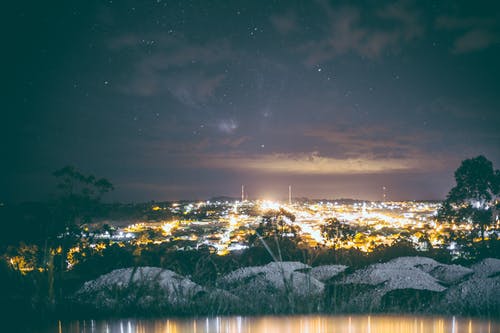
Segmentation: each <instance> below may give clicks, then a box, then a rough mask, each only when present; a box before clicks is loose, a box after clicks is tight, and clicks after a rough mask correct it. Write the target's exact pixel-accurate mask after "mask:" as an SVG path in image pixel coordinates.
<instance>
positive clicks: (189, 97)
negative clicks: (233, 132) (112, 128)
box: [108, 34, 234, 108]
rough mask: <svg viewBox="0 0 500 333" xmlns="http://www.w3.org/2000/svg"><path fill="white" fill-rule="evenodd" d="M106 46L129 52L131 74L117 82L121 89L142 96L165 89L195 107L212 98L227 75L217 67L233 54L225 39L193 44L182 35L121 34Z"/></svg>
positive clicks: (152, 94)
mask: <svg viewBox="0 0 500 333" xmlns="http://www.w3.org/2000/svg"><path fill="white" fill-rule="evenodd" d="M108 48H109V49H110V50H111V51H112V52H120V53H121V54H124V53H125V54H131V58H130V60H129V61H130V62H131V65H130V67H131V73H130V76H129V79H128V80H126V81H124V82H123V83H122V84H121V85H118V87H119V89H120V91H122V92H125V93H127V94H133V95H137V96H143V97H149V96H155V95H160V94H164V93H165V92H168V93H170V94H171V96H173V97H175V98H176V99H177V100H178V101H179V102H181V103H182V104H185V105H187V106H190V107H194V108H198V107H201V106H203V105H204V104H206V103H208V102H210V101H211V100H212V98H213V96H214V94H215V93H216V90H217V88H218V87H219V86H220V85H221V84H222V82H223V81H224V79H225V78H226V75H225V73H223V72H222V66H220V67H218V66H219V65H223V64H224V63H225V62H226V61H227V60H228V59H231V58H232V57H233V56H234V52H233V51H232V49H231V48H230V46H229V44H228V43H227V42H225V41H211V42H206V43H203V44H196V43H192V42H188V41H187V40H186V39H185V38H183V37H182V36H175V37H174V36H163V35H152V36H151V37H149V38H140V37H139V36H137V35H134V34H124V35H122V36H118V37H116V38H114V39H112V40H110V41H109V43H108ZM217 68H220V69H219V70H218V69H217Z"/></svg>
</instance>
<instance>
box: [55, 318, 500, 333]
mask: <svg viewBox="0 0 500 333" xmlns="http://www.w3.org/2000/svg"><path fill="white" fill-rule="evenodd" d="M48 332H55V333H58V332H61V333H62V332H64V333H66V332H67V333H87V332H88V333H93V332H110V333H115V332H118V333H146V332H153V333H160V332H161V333H208V332H224V333H225V332H227V333H232V332H235V333H250V332H253V333H275V332H286V333H313V332H314V333H327V332H328V333H498V332H500V322H499V321H495V320H481V319H468V318H458V317H457V318H455V317H413V316H289V317H285V316H283V317H277V316H266V317H239V316H233V317H209V318H205V317H203V318H202V317H200V318H190V319H145V320H138V319H121V320H98V321H95V320H85V321H83V320H82V321H72V322H58V323H57V325H56V327H54V328H53V329H51V330H48V331H47V333H48Z"/></svg>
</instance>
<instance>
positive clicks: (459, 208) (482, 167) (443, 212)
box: [438, 155, 500, 238]
mask: <svg viewBox="0 0 500 333" xmlns="http://www.w3.org/2000/svg"><path fill="white" fill-rule="evenodd" d="M455 181H456V185H455V186H454V187H453V188H452V189H451V190H450V192H449V193H448V195H447V196H446V200H445V201H444V202H443V204H442V205H441V208H440V209H439V211H438V219H440V220H444V221H454V222H468V223H472V224H473V225H474V226H478V227H479V228H480V229H481V235H482V237H483V238H484V228H485V227H486V226H487V225H488V224H490V223H491V222H492V221H493V219H494V217H495V214H494V212H495V211H496V210H497V209H498V195H499V191H500V171H499V170H494V169H493V163H492V162H491V161H489V160H488V159H487V158H486V157H484V156H482V155H481V156H478V157H475V158H471V159H466V160H464V161H462V164H461V165H460V167H459V168H458V169H457V170H456V171H455Z"/></svg>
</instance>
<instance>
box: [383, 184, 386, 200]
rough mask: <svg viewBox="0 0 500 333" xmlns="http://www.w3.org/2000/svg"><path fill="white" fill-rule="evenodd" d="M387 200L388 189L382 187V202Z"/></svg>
mask: <svg viewBox="0 0 500 333" xmlns="http://www.w3.org/2000/svg"><path fill="white" fill-rule="evenodd" d="M386 200H387V187H385V186H382V201H386Z"/></svg>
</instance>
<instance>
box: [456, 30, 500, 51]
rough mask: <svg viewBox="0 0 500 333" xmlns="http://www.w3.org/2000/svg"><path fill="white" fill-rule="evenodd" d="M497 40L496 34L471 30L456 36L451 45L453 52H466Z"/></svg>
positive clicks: (479, 48) (482, 47)
mask: <svg viewBox="0 0 500 333" xmlns="http://www.w3.org/2000/svg"><path fill="white" fill-rule="evenodd" d="M498 42H499V38H498V36H495V35H494V34H493V33H491V32H489V31H485V30H471V31H468V32H466V33H465V34H464V35H462V36H460V37H458V38H457V39H456V40H455V43H454V45H453V52H454V53H467V52H473V51H477V50H482V49H486V48H488V47H490V46H492V45H494V44H497V43H498Z"/></svg>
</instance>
